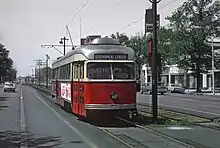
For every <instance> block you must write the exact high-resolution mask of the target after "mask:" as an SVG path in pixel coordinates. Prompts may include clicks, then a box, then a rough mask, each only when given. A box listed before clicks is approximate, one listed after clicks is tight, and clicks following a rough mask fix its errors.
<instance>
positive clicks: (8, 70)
mask: <svg viewBox="0 0 220 148" xmlns="http://www.w3.org/2000/svg"><path fill="white" fill-rule="evenodd" d="M16 74H17V70H16V69H15V68H13V60H12V59H11V58H10V57H9V50H7V49H6V48H5V46H4V45H3V44H1V43H0V82H1V81H13V80H15V79H16Z"/></svg>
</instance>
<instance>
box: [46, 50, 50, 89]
mask: <svg viewBox="0 0 220 148" xmlns="http://www.w3.org/2000/svg"><path fill="white" fill-rule="evenodd" d="M49 59H50V57H49V55H48V54H47V55H46V88H48V80H49V79H48V75H49V67H48V60H49Z"/></svg>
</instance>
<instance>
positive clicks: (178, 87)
mask: <svg viewBox="0 0 220 148" xmlns="http://www.w3.org/2000/svg"><path fill="white" fill-rule="evenodd" d="M168 90H169V92H171V93H182V94H184V93H185V88H183V87H182V86H181V85H179V84H170V85H169V86H168Z"/></svg>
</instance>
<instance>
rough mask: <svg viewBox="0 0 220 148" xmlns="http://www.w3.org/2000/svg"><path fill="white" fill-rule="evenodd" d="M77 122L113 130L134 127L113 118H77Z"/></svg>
mask: <svg viewBox="0 0 220 148" xmlns="http://www.w3.org/2000/svg"><path fill="white" fill-rule="evenodd" d="M78 120H80V121H83V122H86V123H89V124H91V125H94V126H97V127H114V128H117V127H118V128H122V127H135V126H134V125H133V124H130V123H127V122H124V121H122V120H119V119H117V118H115V117H114V118H107V117H105V118H104V117H102V118H98V119H85V118H84V119H82V118H79V119H78Z"/></svg>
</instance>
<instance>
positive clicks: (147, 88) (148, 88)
mask: <svg viewBox="0 0 220 148" xmlns="http://www.w3.org/2000/svg"><path fill="white" fill-rule="evenodd" d="M145 92H146V93H148V94H151V93H152V83H143V84H142V85H141V90H140V93H141V94H143V93H145ZM157 92H158V93H160V94H161V95H163V94H165V93H167V92H168V88H167V87H166V86H165V85H164V83H162V82H158V83H157Z"/></svg>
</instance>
